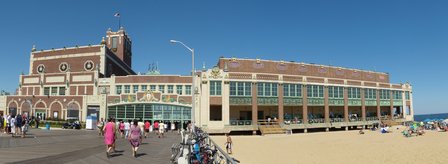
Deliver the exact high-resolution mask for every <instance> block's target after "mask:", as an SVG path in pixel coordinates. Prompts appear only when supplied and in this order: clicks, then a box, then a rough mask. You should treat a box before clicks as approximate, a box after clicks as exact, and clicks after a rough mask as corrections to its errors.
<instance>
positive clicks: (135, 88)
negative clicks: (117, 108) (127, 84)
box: [132, 85, 138, 93]
mask: <svg viewBox="0 0 448 164" xmlns="http://www.w3.org/2000/svg"><path fill="white" fill-rule="evenodd" d="M137 92H138V85H133V86H132V93H137Z"/></svg>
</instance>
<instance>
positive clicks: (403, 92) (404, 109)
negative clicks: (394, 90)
mask: <svg viewBox="0 0 448 164" xmlns="http://www.w3.org/2000/svg"><path fill="white" fill-rule="evenodd" d="M405 94H406V91H405V90H402V93H401V98H402V102H403V105H401V109H402V111H403V118H404V119H406V118H407V116H406V95H405Z"/></svg>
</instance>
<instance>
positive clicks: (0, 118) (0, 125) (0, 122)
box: [0, 114, 5, 133]
mask: <svg viewBox="0 0 448 164" xmlns="http://www.w3.org/2000/svg"><path fill="white" fill-rule="evenodd" d="M4 121H5V120H4V118H3V114H0V133H2V132H3V130H4V126H5V125H4V123H3V122H4Z"/></svg>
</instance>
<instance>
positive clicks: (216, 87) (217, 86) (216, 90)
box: [210, 81, 221, 96]
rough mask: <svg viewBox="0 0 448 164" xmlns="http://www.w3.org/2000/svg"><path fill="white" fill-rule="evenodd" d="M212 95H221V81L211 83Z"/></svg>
mask: <svg viewBox="0 0 448 164" xmlns="http://www.w3.org/2000/svg"><path fill="white" fill-rule="evenodd" d="M210 95H212V96H218V95H221V81H210Z"/></svg>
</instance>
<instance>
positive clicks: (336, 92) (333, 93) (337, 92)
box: [328, 86, 344, 98]
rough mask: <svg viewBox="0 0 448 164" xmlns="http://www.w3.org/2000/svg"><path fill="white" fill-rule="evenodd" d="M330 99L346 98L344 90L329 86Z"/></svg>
mask: <svg viewBox="0 0 448 164" xmlns="http://www.w3.org/2000/svg"><path fill="white" fill-rule="evenodd" d="M328 97H329V98H344V88H343V87H336V86H329V87H328Z"/></svg>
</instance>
